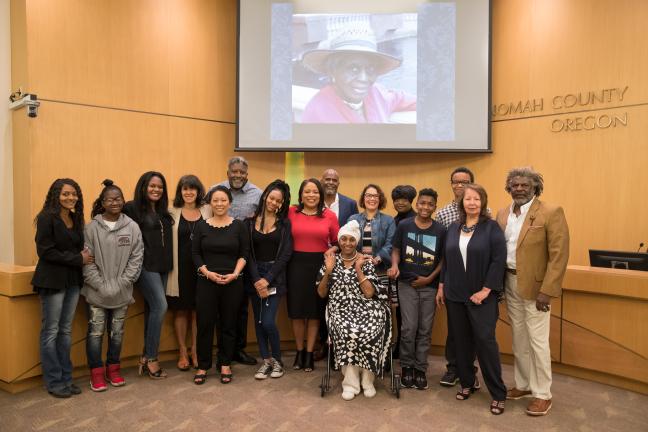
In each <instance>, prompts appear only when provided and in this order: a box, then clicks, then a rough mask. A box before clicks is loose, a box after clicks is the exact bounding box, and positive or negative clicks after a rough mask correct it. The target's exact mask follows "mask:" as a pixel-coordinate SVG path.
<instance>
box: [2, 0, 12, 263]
mask: <svg viewBox="0 0 648 432" xmlns="http://www.w3.org/2000/svg"><path fill="white" fill-rule="evenodd" d="M9 2H10V0H0V262H4V263H10V264H13V262H14V235H13V213H14V211H13V207H14V206H13V152H12V148H13V141H12V136H11V113H10V111H9V108H8V100H9V94H11V26H10V25H9V23H10V20H9V16H10V14H9Z"/></svg>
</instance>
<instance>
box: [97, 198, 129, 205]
mask: <svg viewBox="0 0 648 432" xmlns="http://www.w3.org/2000/svg"><path fill="white" fill-rule="evenodd" d="M102 202H103V203H104V204H106V205H113V204H121V203H123V202H124V200H123V199H122V198H105V199H104V200H103V201H102Z"/></svg>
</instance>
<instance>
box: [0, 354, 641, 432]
mask: <svg viewBox="0 0 648 432" xmlns="http://www.w3.org/2000/svg"><path fill="white" fill-rule="evenodd" d="M285 360H286V364H287V365H291V364H292V358H289V357H287V358H286V359H285ZM430 361H431V363H430V369H429V378H428V379H429V382H430V388H429V389H428V390H426V391H419V390H414V389H408V390H404V391H403V392H402V394H401V398H400V399H396V398H395V397H394V396H393V395H392V394H391V393H390V392H389V380H388V379H387V377H388V376H386V379H385V380H384V382H378V380H377V383H376V388H377V390H378V394H377V395H376V397H375V398H373V399H366V398H365V397H364V396H362V395H360V396H358V397H357V398H356V399H354V400H353V401H350V402H345V401H343V400H342V399H341V398H340V391H341V390H340V387H339V382H340V375H339V374H337V373H336V374H334V376H333V379H332V381H333V386H334V388H333V390H332V392H331V393H328V394H327V395H326V396H325V397H324V398H321V397H320V392H319V383H320V380H321V376H322V372H323V363H322V362H320V363H319V364H318V367H319V369H316V370H315V372H313V373H305V372H302V371H293V370H287V373H286V375H284V377H282V378H280V379H267V380H265V381H256V380H255V379H254V377H253V375H254V372H255V371H256V367H253V366H241V365H235V366H234V367H233V369H234V374H235V376H234V382H233V383H231V384H229V385H222V384H220V382H219V380H218V376H217V375H213V374H210V375H209V376H208V380H207V383H206V384H205V385H203V386H196V385H194V384H193V382H192V377H193V373H192V372H180V371H178V370H177V369H175V368H174V365H175V363H172V362H168V363H165V364H164V366H165V367H166V368H167V370H168V371H169V375H170V376H169V378H168V379H166V380H161V381H153V380H150V379H148V378H141V377H138V376H137V373H136V369H134V368H130V369H126V370H125V373H124V375H125V378H126V380H127V385H126V386H125V387H122V388H109V389H108V391H106V392H103V393H94V392H92V391H90V389H89V386H88V379H87V378H79V379H77V380H76V383H77V384H78V385H80V386H81V387H82V389H83V394H81V395H79V396H74V397H73V398H71V399H55V398H53V397H51V396H49V395H48V394H47V393H46V392H45V391H44V390H43V389H40V388H38V389H32V390H29V391H26V392H24V393H20V394H17V395H11V394H8V393H5V392H0V431H2V432H5V431H7V432H9V431H10V432H14V431H21V432H22V431H111V432H131V431H137V432H144V431H155V432H161V431H165V432H166V431H264V432H269V431H311V432H319V431H338V430H339V431H372V432H380V431H391V430H398V431H401V432H405V431H407V432H409V431H433V430H438V431H455V430H456V431H480V432H487V431H525V432H527V431H528V432H534V431H569V432H585V431H624V432H634V431H648V396H643V395H640V394H637V393H632V392H628V391H625V390H620V389H617V388H614V387H609V386H606V385H603V384H597V383H593V382H588V381H583V380H579V379H576V378H570V377H566V376H561V375H554V384H553V388H552V391H553V395H554V406H553V409H552V410H551V411H550V413H549V415H547V416H546V417H540V418H532V417H529V416H527V415H526V414H525V413H524V408H525V407H526V404H527V400H520V401H509V402H507V405H506V412H505V413H504V414H503V415H501V416H493V415H491V414H490V413H489V411H488V404H489V402H490V397H489V396H488V392H487V390H486V389H485V388H484V387H483V388H482V390H481V391H479V392H477V393H475V395H473V397H471V398H470V399H469V400H467V401H463V402H460V401H457V400H455V397H454V395H455V391H456V389H455V388H453V389H448V388H443V387H440V386H439V385H438V379H439V377H440V375H441V373H442V371H443V368H444V364H443V361H442V359H441V358H440V357H430ZM503 368H504V380H505V382H506V383H507V384H510V383H511V382H512V367H511V366H508V365H504V366H503Z"/></svg>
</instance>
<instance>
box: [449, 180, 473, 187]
mask: <svg viewBox="0 0 648 432" xmlns="http://www.w3.org/2000/svg"><path fill="white" fill-rule="evenodd" d="M450 183H451V184H452V186H459V185H461V186H465V185H467V184H470V180H453V181H451V182H450Z"/></svg>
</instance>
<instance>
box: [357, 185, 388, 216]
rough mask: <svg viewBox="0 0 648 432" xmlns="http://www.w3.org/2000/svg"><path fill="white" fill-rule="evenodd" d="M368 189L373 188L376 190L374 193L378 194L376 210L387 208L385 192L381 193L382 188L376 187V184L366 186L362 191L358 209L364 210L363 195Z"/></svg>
mask: <svg viewBox="0 0 648 432" xmlns="http://www.w3.org/2000/svg"><path fill="white" fill-rule="evenodd" d="M369 188H374V189H376V192H378V210H382V209H384V208H385V207H386V206H387V198H386V197H385V192H383V190H382V188H381V187H380V186H378V185H377V184H373V183H369V184H368V185H367V186H365V187H364V189H362V193H361V194H360V199H359V200H358V205H359V206H360V208H363V209H366V208H367V207H365V202H364V200H365V196H364V195H365V193H366V192H367V189H369Z"/></svg>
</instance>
